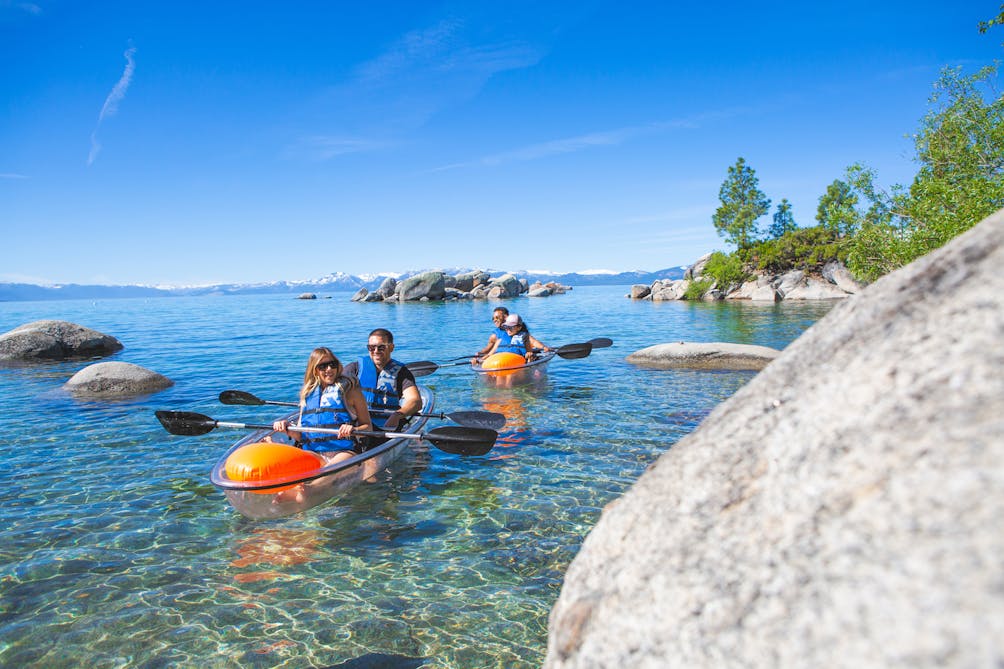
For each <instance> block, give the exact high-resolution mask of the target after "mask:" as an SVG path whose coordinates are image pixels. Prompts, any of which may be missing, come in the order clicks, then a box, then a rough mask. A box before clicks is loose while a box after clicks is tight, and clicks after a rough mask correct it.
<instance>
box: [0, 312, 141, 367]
mask: <svg viewBox="0 0 1004 669" xmlns="http://www.w3.org/2000/svg"><path fill="white" fill-rule="evenodd" d="M122 348H123V347H122V342H120V341H119V340H118V339H116V338H115V337H112V336H110V335H106V334H102V333H100V332H98V331H96V330H92V329H90V328H85V327H84V326H82V325H77V324H76V323H69V322H67V321H55V320H46V321H35V322H33V323H27V324H25V325H22V326H20V327H17V328H14V329H13V330H10V331H9V332H6V333H4V334H3V335H0V360H65V359H66V358H91V357H100V356H105V355H111V354H112V353H115V352H116V351H121V350H122Z"/></svg>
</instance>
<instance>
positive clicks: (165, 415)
mask: <svg viewBox="0 0 1004 669" xmlns="http://www.w3.org/2000/svg"><path fill="white" fill-rule="evenodd" d="M155 415H156V416H157V420H159V421H160V424H161V425H163V426H164V429H165V430H167V431H168V432H170V433H171V434H178V435H181V436H183V437H195V436H198V435H200V434H208V433H210V432H212V431H213V430H214V429H216V421H214V420H213V419H212V418H209V417H208V416H204V415H203V414H201V413H194V412H192V411H157V412H156V414H155Z"/></svg>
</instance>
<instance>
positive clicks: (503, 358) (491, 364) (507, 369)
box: [481, 353, 526, 377]
mask: <svg viewBox="0 0 1004 669" xmlns="http://www.w3.org/2000/svg"><path fill="white" fill-rule="evenodd" d="M525 366H526V359H525V358H523V357H522V356H520V355H519V354H514V353H500V354H492V355H491V356H489V357H488V358H486V359H485V361H484V362H483V363H482V364H481V369H482V370H486V371H487V370H499V372H494V373H493V374H492V376H496V377H506V376H509V375H510V374H515V373H516V372H518V371H519V369H520V368H523V367H525Z"/></svg>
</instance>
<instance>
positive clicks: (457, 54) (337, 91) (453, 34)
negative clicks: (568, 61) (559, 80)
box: [287, 18, 544, 158]
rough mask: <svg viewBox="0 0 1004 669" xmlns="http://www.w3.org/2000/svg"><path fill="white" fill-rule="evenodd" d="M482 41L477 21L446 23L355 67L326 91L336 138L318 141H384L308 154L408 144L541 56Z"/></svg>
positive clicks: (519, 46)
mask: <svg viewBox="0 0 1004 669" xmlns="http://www.w3.org/2000/svg"><path fill="white" fill-rule="evenodd" d="M480 35H481V32H480V31H479V30H478V26H477V25H475V24H474V22H472V21H467V20H463V19H459V18H447V19H443V20H441V21H438V22H437V23H435V24H433V25H431V26H428V27H424V28H421V29H417V30H412V31H410V32H408V33H406V34H404V35H402V36H401V37H400V38H398V39H396V40H395V41H393V42H392V43H390V44H389V45H388V46H387V47H386V48H385V49H384V50H383V51H382V52H381V53H379V54H378V55H376V56H375V57H374V58H372V59H370V60H367V61H365V62H362V63H360V64H359V65H358V66H357V67H356V68H355V69H354V70H353V72H352V73H351V75H350V76H349V77H348V79H347V80H346V81H344V82H342V83H340V84H339V85H337V86H335V87H333V88H331V89H329V90H327V91H326V92H325V96H324V106H325V107H326V108H327V109H328V110H330V111H329V112H327V113H325V115H324V118H325V123H326V124H328V125H329V126H330V127H332V128H334V131H321V132H319V133H316V134H317V135H318V136H321V137H370V138H383V139H378V140H368V141H360V142H359V143H358V144H355V145H354V144H353V143H352V141H349V142H347V143H343V144H342V145H341V148H340V149H337V150H324V151H319V152H308V153H307V154H306V155H307V156H308V157H309V156H326V157H329V158H330V157H333V156H338V155H343V154H346V153H355V152H359V151H367V150H373V149H377V148H384V147H386V146H389V145H393V144H396V143H398V142H397V141H396V140H395V139H394V138H399V137H406V136H407V135H408V133H410V132H412V131H413V130H414V129H416V128H419V127H421V126H422V125H423V124H425V123H426V122H427V121H428V120H429V119H430V118H431V117H433V116H435V115H436V114H438V113H440V112H441V111H442V110H443V109H447V108H450V107H453V106H456V105H459V104H462V103H463V102H465V101H466V100H469V99H471V98H473V97H474V96H476V95H477V94H478V92H479V91H481V89H482V88H483V87H484V86H485V85H486V83H487V82H488V81H489V80H490V79H491V78H492V77H493V76H495V75H496V74H498V73H501V72H505V71H509V70H514V69H520V68H524V67H530V66H532V65H534V64H536V63H538V62H539V61H540V59H541V58H542V57H543V53H544V48H543V47H539V46H536V45H534V44H530V43H528V42H526V41H523V40H519V39H510V38H505V37H503V38H499V39H493V40H490V41H479V37H480ZM341 141H342V140H335V142H333V145H335V144H338V143H339V142H341ZM311 143H314V144H315V145H316V144H318V143H317V142H313V140H311V139H307V140H300V141H299V143H298V144H297V145H295V146H293V147H291V148H289V149H287V153H288V154H293V155H296V154H303V148H304V146H306V145H309V144H311ZM321 144H323V142H322V143H321Z"/></svg>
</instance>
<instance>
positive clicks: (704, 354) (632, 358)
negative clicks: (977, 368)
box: [627, 341, 781, 370]
mask: <svg viewBox="0 0 1004 669" xmlns="http://www.w3.org/2000/svg"><path fill="white" fill-rule="evenodd" d="M780 353H781V352H780V351H778V350H777V349H776V348H770V347H769V346H755V345H753V344H731V343H728V342H717V343H716V342H710V343H705V342H682V341H681V342H673V343H670V344H655V345H654V346H648V347H646V348H643V349H640V350H638V351H635V352H634V353H632V354H631V355H629V356H628V357H627V361H628V362H630V363H633V364H635V365H638V366H639V367H649V368H651V369H731V370H748V369H752V370H760V369H763V368H764V367H766V366H767V364H768V363H770V361H771V360H773V359H774V358H776V357H777V356H778V355H779V354H780Z"/></svg>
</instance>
